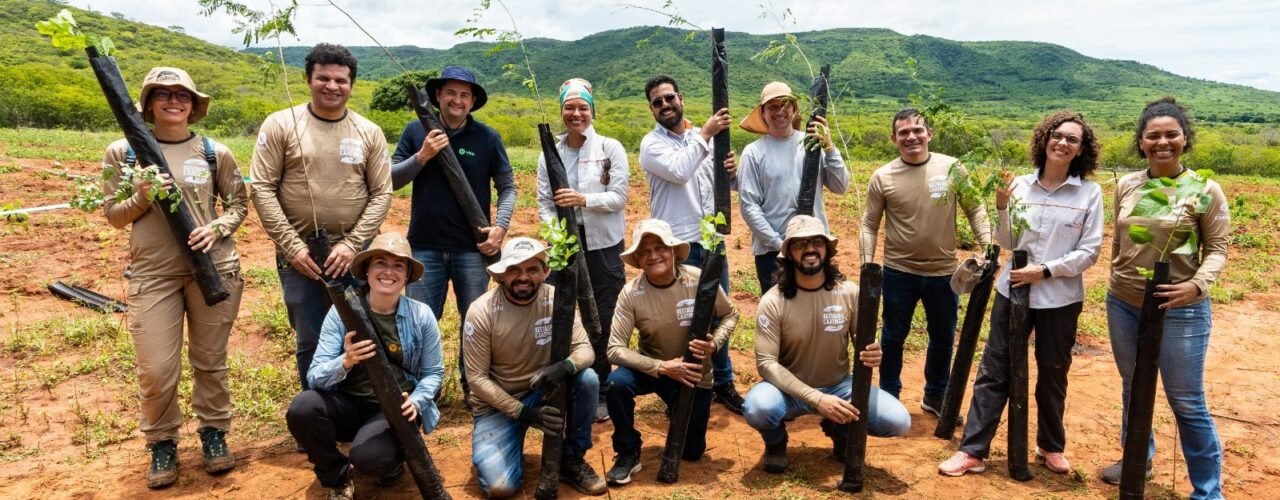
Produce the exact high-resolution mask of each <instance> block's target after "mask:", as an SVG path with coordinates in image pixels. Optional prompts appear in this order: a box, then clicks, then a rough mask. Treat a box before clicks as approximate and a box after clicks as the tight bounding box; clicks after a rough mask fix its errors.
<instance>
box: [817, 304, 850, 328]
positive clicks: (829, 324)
mask: <svg viewBox="0 0 1280 500" xmlns="http://www.w3.org/2000/svg"><path fill="white" fill-rule="evenodd" d="M846 323H847V321H846V320H845V317H844V306H842V305H839V304H836V305H832V306H827V307H825V308H823V309H822V331H825V332H843V331H845V330H846V328H847V327H846V326H845V324H846Z"/></svg>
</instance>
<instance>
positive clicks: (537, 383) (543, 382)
mask: <svg viewBox="0 0 1280 500" xmlns="http://www.w3.org/2000/svg"><path fill="white" fill-rule="evenodd" d="M575 371H577V367H575V366H574V365H573V361H570V360H568V359H566V360H564V361H561V362H559V363H556V364H553V365H547V366H545V367H543V368H542V369H541V370H538V373H536V374H534V375H533V379H532V380H530V381H529V383H530V385H532V386H533V388H534V389H536V390H538V391H539V392H541V393H542V395H543V396H550V395H551V394H552V393H554V392H556V389H558V388H559V387H560V384H562V383H564V381H565V380H567V379H568V378H569V376H570V375H573V373H574V372H575Z"/></svg>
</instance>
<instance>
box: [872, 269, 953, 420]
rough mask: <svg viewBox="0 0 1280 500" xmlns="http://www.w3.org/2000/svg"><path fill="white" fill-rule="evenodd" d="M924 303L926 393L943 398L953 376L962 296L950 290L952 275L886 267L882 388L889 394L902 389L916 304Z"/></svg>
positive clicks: (881, 340) (894, 394)
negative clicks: (904, 359)
mask: <svg viewBox="0 0 1280 500" xmlns="http://www.w3.org/2000/svg"><path fill="white" fill-rule="evenodd" d="M921 301H923V302H924V317H925V320H926V322H927V323H928V327H927V331H928V332H929V348H928V350H927V351H925V356H924V395H925V397H930V398H932V397H938V398H941V397H942V395H943V394H945V393H946V392H947V379H948V378H949V377H950V376H951V347H952V344H954V343H955V337H956V315H957V313H958V310H959V307H960V297H959V296H958V295H956V294H955V292H952V291H951V276H949V275H948V276H920V275H917V274H911V273H908V272H905V271H899V270H897V269H894V268H891V267H885V268H884V330H883V334H882V335H881V337H880V347H881V348H882V349H883V350H884V358H883V359H882V361H881V362H880V388H881V389H883V390H884V391H885V392H887V393H889V395H890V396H893V397H895V398H897V397H898V395H899V393H901V392H902V378H901V374H902V348H903V345H904V344H906V342H907V334H908V333H910V332H911V316H912V315H914V314H915V312H916V303H917V302H921Z"/></svg>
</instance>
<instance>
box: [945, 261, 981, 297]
mask: <svg viewBox="0 0 1280 500" xmlns="http://www.w3.org/2000/svg"><path fill="white" fill-rule="evenodd" d="M984 264H985V262H984V261H983V259H982V257H981V256H980V255H973V256H970V257H969V258H967V259H964V260H962V261H960V265H959V266H956V272H954V273H951V291H953V292H955V293H956V295H962V294H966V293H969V292H972V291H973V288H974V287H976V286H978V281H981V280H982V267H983V265H984Z"/></svg>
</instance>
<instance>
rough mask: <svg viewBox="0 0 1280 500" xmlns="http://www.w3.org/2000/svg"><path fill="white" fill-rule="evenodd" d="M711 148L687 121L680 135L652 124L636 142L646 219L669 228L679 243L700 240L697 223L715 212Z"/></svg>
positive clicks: (700, 235) (697, 130)
mask: <svg viewBox="0 0 1280 500" xmlns="http://www.w3.org/2000/svg"><path fill="white" fill-rule="evenodd" d="M712 144H713V142H712V141H704V140H703V139H702V135H701V134H699V129H698V128H697V127H694V126H692V124H690V123H689V121H688V120H685V129H684V133H683V134H676V133H675V132H672V131H670V130H668V129H667V128H666V127H663V126H662V124H655V125H654V127H653V130H651V131H649V133H648V134H645V136H644V139H642V140H641V141H640V168H643V169H644V170H645V172H646V176H647V178H648V180H649V215H650V217H653V218H655V219H660V220H662V221H665V222H666V223H667V224H670V225H671V232H672V233H673V234H674V235H675V237H677V238H680V240H681V241H686V242H690V243H692V242H697V241H698V240H700V239H701V238H702V233H701V231H699V222H700V221H701V220H702V218H703V217H704V216H705V215H707V214H710V213H711V212H712V211H713V210H715V188H714V185H715V179H714V173H713V168H712V166H711V163H712V161H711V160H712V156H713V155H712V154H711V152H712Z"/></svg>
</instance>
